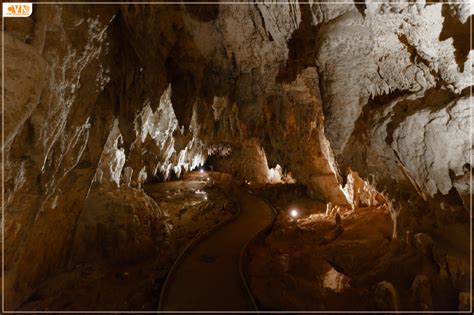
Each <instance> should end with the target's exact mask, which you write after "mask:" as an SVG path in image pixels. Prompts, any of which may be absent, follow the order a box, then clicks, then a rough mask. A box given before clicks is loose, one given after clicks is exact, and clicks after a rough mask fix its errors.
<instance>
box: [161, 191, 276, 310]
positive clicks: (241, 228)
mask: <svg viewBox="0 0 474 315" xmlns="http://www.w3.org/2000/svg"><path fill="white" fill-rule="evenodd" d="M232 194H233V195H234V196H235V197H236V199H237V200H239V204H240V208H241V212H240V215H239V216H238V217H237V218H236V219H234V220H233V221H232V222H230V223H228V224H226V225H223V226H222V227H220V228H219V229H217V230H216V231H215V232H213V233H211V234H210V235H208V236H207V237H206V238H204V239H203V240H202V241H200V242H199V243H198V244H197V245H196V246H195V247H193V248H192V249H191V250H190V251H189V252H188V253H187V255H186V256H184V257H183V259H182V260H181V262H180V263H179V265H178V266H177V268H176V270H175V272H174V274H173V275H172V276H171V278H170V279H169V280H170V281H169V282H168V284H167V286H166V288H165V291H164V292H163V294H162V301H161V303H160V306H161V309H160V310H163V311H178V310H179V311H186V310H195V311H244V310H254V309H253V306H252V302H251V300H250V298H249V296H248V294H247V292H246V290H245V288H244V284H243V283H242V279H241V277H240V273H239V256H240V252H241V250H242V248H243V246H244V245H245V244H246V243H247V242H248V241H249V240H250V239H251V238H252V237H253V236H255V235H256V234H257V233H258V232H259V231H260V230H262V229H263V228H264V227H266V226H267V225H268V224H269V223H270V222H271V221H272V219H273V215H274V214H273V212H272V210H271V209H270V208H269V207H268V206H267V205H266V204H265V202H263V201H262V200H261V199H259V198H258V197H256V196H254V195H252V194H249V193H248V192H246V191H244V190H243V189H242V188H233V190H232Z"/></svg>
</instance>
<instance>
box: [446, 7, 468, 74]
mask: <svg viewBox="0 0 474 315" xmlns="http://www.w3.org/2000/svg"><path fill="white" fill-rule="evenodd" d="M441 14H442V15H443V17H444V22H443V29H442V30H441V33H440V34H439V40H440V41H444V40H447V39H448V38H452V39H453V46H454V58H455V60H456V63H457V64H458V68H459V71H461V72H464V63H465V62H466V60H467V55H468V54H469V51H470V50H471V47H470V44H471V42H472V39H473V36H472V33H471V25H472V24H471V23H472V15H471V16H470V17H469V18H468V19H467V20H466V22H464V23H461V22H460V21H459V20H458V19H457V18H454V17H453V16H452V12H451V10H450V9H449V5H447V4H444V5H443V8H442V10H441ZM466 39H469V40H466Z"/></svg>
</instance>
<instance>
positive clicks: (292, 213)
mask: <svg viewBox="0 0 474 315" xmlns="http://www.w3.org/2000/svg"><path fill="white" fill-rule="evenodd" d="M290 216H291V218H292V219H293V221H294V220H295V219H296V218H297V217H298V210H296V209H291V211H290Z"/></svg>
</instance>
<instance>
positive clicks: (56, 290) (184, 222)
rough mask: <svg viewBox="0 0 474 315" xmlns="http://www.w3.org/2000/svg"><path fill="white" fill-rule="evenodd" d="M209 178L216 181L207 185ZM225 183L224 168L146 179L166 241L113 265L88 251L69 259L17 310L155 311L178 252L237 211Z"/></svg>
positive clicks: (227, 180)
mask: <svg viewBox="0 0 474 315" xmlns="http://www.w3.org/2000/svg"><path fill="white" fill-rule="evenodd" d="M209 177H212V179H213V180H214V183H215V185H210V180H208V178H209ZM229 183H230V176H228V175H226V174H223V173H205V174H199V173H197V172H193V173H190V174H188V175H186V176H185V177H184V178H183V179H182V180H177V181H169V182H164V183H152V184H146V185H145V187H144V190H145V192H146V193H147V194H148V195H149V196H151V197H152V198H153V199H154V200H155V201H156V202H157V203H158V205H159V206H160V209H161V210H162V211H164V212H166V213H167V215H168V222H169V223H170V224H171V230H170V234H169V238H168V241H167V243H166V244H161V245H160V248H161V249H160V251H159V252H158V253H157V254H156V255H153V256H151V257H149V258H144V259H142V260H139V261H136V262H133V263H124V264H112V263H110V262H107V261H106V260H104V259H103V258H101V257H100V255H96V254H91V255H90V257H89V258H88V260H87V261H80V262H74V263H72V264H71V265H70V266H69V267H68V268H65V269H64V270H63V271H62V272H60V273H58V274H56V275H54V276H52V277H50V278H49V279H47V280H45V281H44V282H43V283H42V284H41V285H40V286H39V287H38V288H37V290H36V291H35V292H34V293H33V294H32V295H31V297H30V298H29V299H28V300H27V301H26V302H25V303H24V304H23V305H22V306H21V307H20V308H19V310H22V311H26V310H43V311H53V310H68V311H121V310H123V311H142V310H147V311H155V310H156V309H157V307H158V301H159V296H160V292H161V287H162V285H163V282H164V279H165V277H166V275H167V273H168V270H169V268H170V267H171V265H172V264H173V262H174V261H175V259H176V258H177V256H178V255H179V253H180V252H181V251H182V250H183V249H184V248H185V246H186V245H187V244H188V243H189V242H190V241H191V240H192V239H193V238H195V237H196V236H197V235H199V234H200V233H203V232H205V231H207V230H209V229H210V228H211V227H213V226H214V225H216V224H218V223H220V222H222V221H224V220H226V219H229V218H230V217H232V216H233V213H234V212H235V211H236V209H235V207H233V206H232V203H230V202H229V198H228V195H226V194H225V192H224V190H225V189H227V188H226V187H227V186H228V184H229ZM196 191H197V192H198V193H196ZM125 254H126V253H125Z"/></svg>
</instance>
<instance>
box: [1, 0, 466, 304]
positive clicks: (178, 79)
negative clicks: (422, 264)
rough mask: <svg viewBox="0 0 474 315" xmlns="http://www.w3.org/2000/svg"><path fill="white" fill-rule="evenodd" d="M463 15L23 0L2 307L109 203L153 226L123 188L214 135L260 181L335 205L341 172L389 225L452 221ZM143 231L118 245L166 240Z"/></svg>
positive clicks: (12, 89) (16, 22) (391, 8)
mask: <svg viewBox="0 0 474 315" xmlns="http://www.w3.org/2000/svg"><path fill="white" fill-rule="evenodd" d="M56 8H57V9H56ZM470 19H471V17H470V13H469V10H468V7H467V5H463V4H452V5H443V4H430V5H425V4H420V3H418V4H416V3H415V4H388V3H387V4H370V3H367V4H366V5H365V7H364V6H363V5H362V6H359V5H357V6H356V5H352V4H344V5H342V4H311V5H308V4H298V3H297V2H294V3H290V4H285V5H281V4H273V5H269V4H255V5H247V4H246V5H217V4H216V5H207V6H193V5H160V6H158V5H156V6H147V5H140V4H133V5H108V6H100V5H97V6H86V5H75V6H71V5H60V6H55V10H54V11H53V10H51V9H50V8H49V7H48V6H46V5H45V6H39V5H38V6H35V10H34V13H33V15H32V17H31V18H29V19H6V20H5V21H6V32H5V43H4V45H5V52H6V54H5V59H6V63H5V65H6V66H5V76H6V77H5V93H6V94H5V143H4V150H5V160H4V163H5V174H4V175H5V183H4V186H5V200H4V202H5V209H6V211H5V214H4V215H5V219H6V221H5V223H6V224H5V231H4V233H5V270H6V274H5V279H6V280H7V281H6V291H7V290H8V292H12V294H11V295H10V294H9V296H8V298H7V305H11V306H15V305H18V304H19V303H21V302H22V301H23V300H24V299H25V298H27V297H28V295H29V294H31V292H32V290H33V289H34V286H35V285H36V284H37V283H38V282H39V281H41V280H42V279H44V278H46V277H47V276H48V275H49V274H51V273H52V272H55V271H56V270H59V269H61V268H65V267H66V266H67V264H68V263H69V262H70V261H71V258H72V257H73V256H76V255H78V256H81V255H83V254H81V252H84V246H85V245H84V244H89V245H88V246H92V245H91V244H90V242H91V240H90V239H87V238H86V239H83V236H84V235H86V234H87V232H86V231H88V224H89V223H90V221H91V220H92V221H93V222H95V220H99V221H100V220H105V221H104V222H106V221H107V220H108V219H107V218H109V217H110V216H113V213H114V212H113V211H115V210H113V209H111V208H110V207H109V208H108V207H107V206H105V204H107V203H109V202H110V204H120V203H123V204H124V208H125V209H128V210H126V211H128V213H129V216H127V217H126V218H124V221H125V222H132V223H133V220H132V219H133V213H134V211H135V212H140V213H141V212H143V213H144V214H145V215H144V216H145V217H146V218H151V219H152V220H155V221H156V228H157V229H163V230H166V224H164V223H163V219H164V217H165V215H166V214H164V213H161V211H160V209H159V208H158V207H157V206H156V205H154V204H153V203H152V202H151V201H149V199H148V197H147V196H146V195H144V194H143V193H142V192H140V191H141V190H140V189H139V186H140V185H141V184H142V183H143V182H144V181H145V179H146V178H153V177H155V178H159V179H161V180H166V179H168V178H170V177H172V176H179V175H181V174H182V173H183V172H185V171H187V170H189V169H193V168H195V167H197V166H199V165H201V164H203V163H204V162H205V160H206V158H207V156H208V153H209V149H210V148H212V147H213V146H218V145H221V144H225V145H226V146H229V147H230V148H232V150H234V152H235V153H236V152H239V153H238V154H235V155H234V158H235V159H236V160H238V161H240V162H241V161H255V162H256V163H255V164H256V165H261V167H259V168H258V169H257V170H249V169H247V168H248V166H247V167H246V166H245V165H246V163H234V164H235V165H237V167H236V168H235V170H234V171H235V174H240V175H241V176H242V177H245V178H247V179H249V180H255V181H265V180H266V179H265V178H267V180H268V176H266V175H268V174H265V173H266V172H268V170H269V169H271V168H273V167H275V166H276V165H277V164H278V165H280V166H281V168H282V170H283V171H284V172H285V173H286V172H290V173H291V175H292V177H293V178H294V179H295V180H296V181H297V182H299V183H302V184H304V185H306V186H307V187H308V188H309V189H310V190H311V191H312V192H313V194H314V196H317V197H319V198H321V199H325V200H326V201H331V202H333V203H336V204H345V203H348V202H349V201H350V200H348V198H346V196H345V194H344V193H345V191H344V188H343V187H344V184H345V178H347V175H348V174H349V172H350V171H349V167H350V168H351V169H352V170H354V171H357V172H358V174H359V175H360V176H361V178H362V179H364V180H366V181H370V182H371V183H373V185H374V186H375V187H376V189H377V190H378V191H380V192H382V193H383V194H384V195H385V196H386V197H387V198H388V199H389V200H390V203H391V205H392V213H393V216H392V217H393V219H394V221H395V222H397V225H396V228H397V229H396V231H395V232H397V231H398V232H399V233H398V234H400V232H401V231H404V230H407V229H410V230H415V232H416V231H424V232H430V231H433V230H435V229H436V228H435V226H439V225H442V224H444V223H449V224H451V225H452V224H458V223H459V222H464V224H466V223H467V222H468V221H469V218H467V212H466V210H465V208H466V207H467V203H466V201H467V200H468V199H469V187H470V186H469V185H470V183H469V182H467V179H466V176H465V172H466V171H465V169H463V165H465V164H466V163H467V162H468V161H469V154H470V152H471V150H472V147H471V146H470V145H471V141H470V139H471V138H472V135H471V134H469V128H468V127H469V119H472V116H471V115H472V111H470V107H469V101H470V99H469V96H468V94H469V93H468V92H469V90H468V89H469V86H470V84H471V83H470V82H469V76H470V75H471V73H472V61H471V54H470V52H469V49H468V48H467V49H466V47H465V43H466V39H467V38H466V36H467V35H466V34H467V33H469V32H467V33H466V28H468V25H469V21H470ZM236 30H238V31H236ZM20 64H21V65H22V66H21V67H20V66H19V65H20ZM242 147H244V148H247V149H245V150H242V149H241V148H242ZM256 152H257V153H258V152H260V153H258V154H256ZM261 152H264V155H265V159H263V158H260V157H261V156H262V154H261ZM232 158H233V157H232V154H231V156H230V159H232ZM257 163H258V164H257ZM265 163H266V164H267V165H266V166H265ZM469 171H470V170H469ZM453 187H454V190H453ZM101 194H102V196H101ZM457 194H460V195H461V198H462V200H464V207H465V208H464V210H463V209H462V206H463V204H462V202H460V199H459V196H458V195H457ZM453 195H454V197H453ZM99 197H100V198H101V199H100V200H97V198H99ZM349 199H350V198H349ZM107 200H108V201H107ZM101 203H103V204H104V207H101V209H102V210H103V211H104V212H103V216H102V217H100V218H99V217H97V216H95V212H96V210H94V209H97V207H95V208H94V204H101ZM133 204H135V205H137V208H136V209H135V210H130V206H131V205H133ZM84 205H86V206H84ZM127 207H128V208H127ZM443 209H445V210H446V209H448V210H449V211H448V212H446V211H445V210H443ZM451 213H454V215H452V214H451ZM130 218H132V219H130ZM140 218H141V217H140ZM144 220H145V219H144ZM130 224H131V223H130ZM51 231H54V233H51ZM153 233H155V232H153ZM153 233H151V232H150V231H144V232H143V233H142V232H140V237H142V236H143V237H144V239H146V240H144V241H143V242H142V243H141V244H145V245H143V246H141V245H140V246H138V247H137V248H135V249H133V250H137V251H136V253H137V254H136V256H140V255H141V254H140V253H141V252H140V250H142V249H143V248H145V249H148V248H150V247H147V246H148V245H149V241H148V240H158V239H161V238H162V237H164V238H166V235H165V234H166V233H165V234H164V235H162V234H160V233H158V234H159V236H158V234H153ZM396 234H397V233H395V235H396ZM72 244H76V245H75V246H73V245H72ZM73 247H74V250H73ZM127 251H128V249H124V252H127ZM114 257H115V258H116V259H115V258H114V259H115V260H126V259H125V258H124V257H123V253H122V254H120V253H119V254H117V255H115V256H114ZM32 261H34V262H35V264H33V265H32V264H31V262H32ZM13 293H14V294H13Z"/></svg>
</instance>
